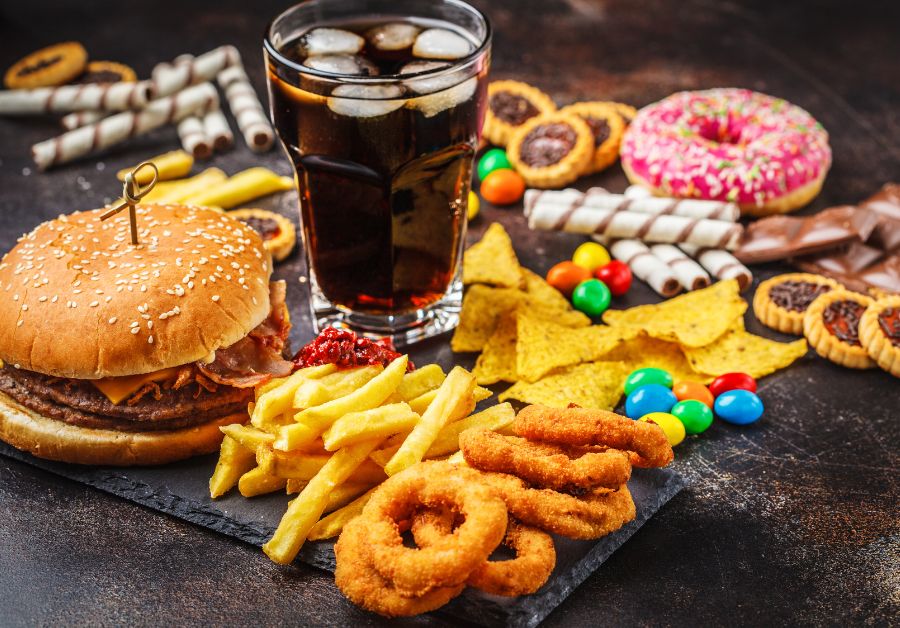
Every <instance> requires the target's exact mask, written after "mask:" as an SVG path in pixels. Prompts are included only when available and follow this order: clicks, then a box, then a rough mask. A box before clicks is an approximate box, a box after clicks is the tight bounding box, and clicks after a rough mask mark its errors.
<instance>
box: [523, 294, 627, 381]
mask: <svg viewBox="0 0 900 628" xmlns="http://www.w3.org/2000/svg"><path fill="white" fill-rule="evenodd" d="M638 333H640V331H639V329H638V328H636V327H630V326H617V327H610V326H608V325H594V326H591V327H581V328H578V329H572V328H571V327H566V326H564V325H560V324H558V323H555V322H553V321H550V320H545V319H541V318H536V317H534V316H530V315H528V314H526V313H525V312H524V311H523V309H522V308H520V309H519V317H518V326H517V330H516V335H517V337H518V341H517V343H516V365H515V367H516V368H515V372H517V373H518V375H519V378H521V379H523V380H525V381H528V382H534V381H537V380H538V379H540V378H541V377H543V376H544V375H546V374H547V373H550V372H551V371H553V370H555V369H559V368H562V367H566V366H573V365H576V364H581V363H582V362H593V361H595V360H598V359H600V358H601V357H602V356H604V355H605V354H607V353H609V352H610V350H612V349H614V348H615V347H617V346H618V345H620V344H621V343H623V342H625V341H627V340H630V339H631V338H634V337H635V336H637V335H638Z"/></svg>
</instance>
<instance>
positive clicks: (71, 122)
mask: <svg viewBox="0 0 900 628" xmlns="http://www.w3.org/2000/svg"><path fill="white" fill-rule="evenodd" d="M108 115H109V112H108V111H91V110H88V111H74V112H72V113H69V114H66V115H64V116H63V117H62V118H60V119H59V123H60V124H62V127H63V128H64V129H65V130H67V131H72V130H74V129H77V128H79V127H82V126H84V125H86V124H93V123H94V122H99V121H100V120H102V119H103V118H105V117H106V116H108Z"/></svg>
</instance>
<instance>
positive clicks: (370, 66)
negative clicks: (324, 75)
mask: <svg viewBox="0 0 900 628" xmlns="http://www.w3.org/2000/svg"><path fill="white" fill-rule="evenodd" d="M303 65H305V66H306V67H308V68H312V69H313V70H320V71H321V72H329V73H331V74H353V75H361V76H377V75H378V67H377V66H376V65H375V64H374V63H372V62H371V61H369V60H368V59H364V58H362V57H358V56H353V55H321V56H318V57H308V58H307V59H306V60H305V61H304V62H303Z"/></svg>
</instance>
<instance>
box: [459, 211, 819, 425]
mask: <svg viewBox="0 0 900 628" xmlns="http://www.w3.org/2000/svg"><path fill="white" fill-rule="evenodd" d="M516 277H518V280H516ZM463 281H464V282H465V283H466V284H467V285H469V287H468V289H467V292H466V295H465V298H464V299H463V307H462V312H461V314H460V323H459V327H457V329H456V332H455V333H454V335H453V339H452V341H451V347H452V349H453V350H454V351H456V352H481V355H480V356H479V357H478V361H477V363H476V365H475V369H474V371H473V373H474V374H475V377H476V379H477V381H478V383H479V384H481V385H488V384H496V383H498V382H509V383H511V384H513V386H512V387H510V388H509V389H508V390H506V391H505V392H503V393H502V394H501V395H500V400H501V401H503V400H505V399H517V400H519V401H522V402H525V403H540V404H544V405H549V406H557V407H565V406H567V405H569V404H570V403H576V404H578V405H580V406H583V407H586V408H602V409H607V410H608V409H612V408H614V407H615V406H616V404H617V403H618V401H619V399H620V398H621V396H622V392H623V391H622V385H623V383H624V380H625V377H626V376H627V375H628V373H630V372H631V371H633V370H634V369H638V368H643V367H647V366H654V367H657V368H661V369H665V370H666V371H668V372H669V373H671V374H672V377H673V378H674V379H675V381H676V382H677V381H679V380H691V381H697V382H703V383H708V382H710V381H711V380H712V379H714V378H715V377H716V376H718V375H721V374H723V373H730V372H733V371H740V372H744V373H749V374H750V375H752V376H753V377H756V378H759V377H762V376H764V375H769V374H770V373H774V372H775V371H777V370H779V369H783V368H785V367H787V366H789V365H790V364H791V363H792V362H794V361H795V360H796V359H798V358H800V357H802V356H803V355H805V354H806V351H807V346H806V341H805V340H803V339H800V340H797V341H795V342H790V343H781V342H775V341H773V340H769V339H767V338H763V337H761V336H755V335H753V334H751V333H749V332H747V331H745V329H744V312H745V311H746V310H747V303H746V301H744V300H743V299H742V298H741V297H740V295H739V291H738V284H737V282H736V281H734V280H729V281H720V282H718V283H715V284H713V285H712V286H710V287H709V288H705V289H703V290H696V291H694V292H689V293H687V294H684V295H682V296H679V297H675V298H673V299H669V300H668V301H663V302H662V303H659V304H656V305H641V306H638V307H633V308H630V309H627V310H608V311H607V312H606V313H605V314H604V315H603V322H604V323H605V325H591V321H590V319H588V318H587V317H586V316H585V315H584V314H582V313H580V312H578V311H576V310H574V309H573V308H572V306H571V304H570V303H569V301H568V300H567V299H566V298H565V297H564V296H563V295H562V294H561V293H559V292H558V291H557V290H556V289H555V288H553V287H552V286H550V285H549V284H547V283H546V282H545V281H544V280H543V279H541V278H540V277H539V276H538V275H536V274H534V273H533V272H531V271H529V270H527V269H525V268H522V267H521V266H519V262H518V259H517V258H516V254H515V251H514V250H513V246H512V241H511V240H510V238H509V235H508V234H507V233H506V231H504V229H503V227H502V226H500V225H499V224H498V223H495V224H493V225H491V226H490V228H488V230H487V232H486V233H485V235H484V237H483V238H482V240H481V241H480V242H479V243H477V244H475V245H474V246H472V247H471V248H470V249H469V250H468V251H466V254H465V258H464V260H463Z"/></svg>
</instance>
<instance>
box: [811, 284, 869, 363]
mask: <svg viewBox="0 0 900 628" xmlns="http://www.w3.org/2000/svg"><path fill="white" fill-rule="evenodd" d="M872 303H873V301H872V299H871V298H869V297H867V296H865V295H864V294H859V293H857V292H850V291H849V290H844V289H843V288H837V289H833V290H830V291H829V292H826V293H825V294H821V295H819V296H818V297H816V299H815V300H814V301H813V302H812V304H810V306H809V308H807V310H806V314H804V315H803V335H804V336H806V340H807V341H809V344H810V346H811V347H812V348H813V349H815V350H816V353H818V354H819V355H820V356H822V357H823V358H825V359H827V360H831V361H832V362H834V363H835V364H840V365H841V366H846V367H848V368H852V369H870V368H872V367H874V366H875V362H874V361H873V360H872V358H870V357H869V353H868V351H867V350H866V348H865V347H863V346H862V344H861V343H860V338H859V325H860V319H861V318H862V315H863V312H865V311H866V308H868V307H869V306H870V305H872Z"/></svg>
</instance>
